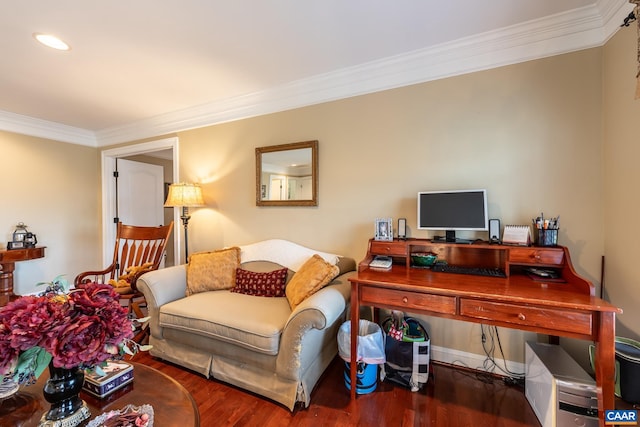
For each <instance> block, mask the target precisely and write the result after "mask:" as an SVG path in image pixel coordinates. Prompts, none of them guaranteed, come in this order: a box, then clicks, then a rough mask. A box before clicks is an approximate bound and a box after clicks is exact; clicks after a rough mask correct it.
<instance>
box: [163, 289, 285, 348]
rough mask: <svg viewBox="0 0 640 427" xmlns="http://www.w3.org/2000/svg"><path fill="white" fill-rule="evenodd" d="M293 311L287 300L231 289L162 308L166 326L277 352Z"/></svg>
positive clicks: (179, 301) (172, 303) (173, 303)
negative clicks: (258, 296) (261, 296)
mask: <svg viewBox="0 0 640 427" xmlns="http://www.w3.org/2000/svg"><path fill="white" fill-rule="evenodd" d="M290 314H291V308H290V307H289V303H288V302H287V299H286V298H284V297H280V298H254V297H252V296H249V295H244V294H239V293H233V292H231V291H230V290H222V291H210V292H200V293H197V294H194V295H191V296H189V297H187V298H181V299H179V300H176V301H173V302H170V303H167V304H165V305H163V306H162V307H160V316H159V322H160V326H162V327H164V328H171V329H175V330H181V331H188V332H191V333H194V334H198V335H202V336H203V337H211V338H215V339H219V340H222V341H225V342H230V343H233V344H236V345H238V346H241V347H245V348H248V349H251V350H253V351H258V352H260V353H264V354H268V355H275V354H278V349H279V347H280V335H281V334H282V330H283V329H284V325H285V324H286V322H287V319H288V318H289V315H290Z"/></svg>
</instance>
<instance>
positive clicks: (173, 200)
mask: <svg viewBox="0 0 640 427" xmlns="http://www.w3.org/2000/svg"><path fill="white" fill-rule="evenodd" d="M164 205H165V206H166V207H181V206H182V207H185V206H186V207H190V206H202V205H204V198H203V197H202V188H200V186H199V185H198V184H187V183H179V184H171V185H170V186H169V195H168V196H167V200H166V202H165V203H164Z"/></svg>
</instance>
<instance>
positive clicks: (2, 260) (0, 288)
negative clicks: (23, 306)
mask: <svg viewBox="0 0 640 427" xmlns="http://www.w3.org/2000/svg"><path fill="white" fill-rule="evenodd" d="M44 248H45V247H44V246H42V247H36V248H25V249H7V250H0V307H2V306H4V305H6V304H7V303H8V302H9V301H11V300H13V299H15V298H16V295H14V293H13V272H14V271H15V269H16V262H20V261H29V260H32V259H38V258H42V257H44Z"/></svg>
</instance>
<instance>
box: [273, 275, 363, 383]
mask: <svg viewBox="0 0 640 427" xmlns="http://www.w3.org/2000/svg"><path fill="white" fill-rule="evenodd" d="M354 274H356V272H355V271H351V272H348V273H344V274H341V275H340V276H338V277H336V278H335V279H333V281H332V282H331V283H330V284H329V285H328V286H325V287H324V288H322V289H321V290H319V291H318V292H316V293H315V294H313V295H311V296H310V297H309V298H307V299H306V300H304V301H302V302H301V303H300V304H299V305H298V306H297V307H296V309H295V310H294V311H293V312H292V313H291V315H290V316H289V319H288V320H287V323H286V324H285V327H284V329H283V331H282V337H281V339H280V350H279V351H278V360H277V362H276V371H277V373H278V375H281V376H283V377H286V378H290V379H293V380H298V379H300V376H301V371H300V369H301V368H306V367H308V366H309V364H310V363H311V360H306V358H307V357H308V358H310V359H312V358H313V357H316V356H317V354H318V352H320V349H321V348H322V346H323V345H324V342H325V340H326V339H332V340H334V341H335V340H336V339H337V338H336V337H335V336H334V337H325V336H319V337H317V339H311V340H306V341H305V343H304V344H305V348H304V349H303V348H302V342H303V339H304V338H305V335H306V334H307V333H308V332H309V331H310V330H312V329H315V330H319V331H323V330H328V329H330V328H331V326H333V325H334V324H335V323H336V322H340V321H341V320H343V315H344V312H345V309H346V308H347V307H348V304H349V299H350V296H351V284H350V282H349V280H348V279H349V277H351V276H352V275H354ZM321 335H322V334H321ZM303 350H304V352H303ZM305 355H307V357H305Z"/></svg>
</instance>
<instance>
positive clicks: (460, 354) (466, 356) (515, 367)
mask: <svg viewBox="0 0 640 427" xmlns="http://www.w3.org/2000/svg"><path fill="white" fill-rule="evenodd" d="M494 359H496V363H498V364H499V366H500V368H502V369H505V366H506V370H508V371H509V372H512V373H513V374H524V372H525V365H524V363H520V362H514V361H512V360H504V359H499V358H497V357H494ZM431 360H432V361H437V362H442V363H447V364H449V365H453V366H461V367H465V368H469V369H474V370H477V371H483V372H490V373H492V374H496V375H500V376H510V375H509V374H508V373H507V372H504V371H503V370H502V369H500V368H498V367H496V366H494V365H493V364H492V363H489V364H485V361H486V360H487V357H486V356H485V355H482V354H476V353H469V352H466V351H460V350H455V349H451V348H446V347H439V346H434V345H432V346H431ZM485 365H486V366H485Z"/></svg>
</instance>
